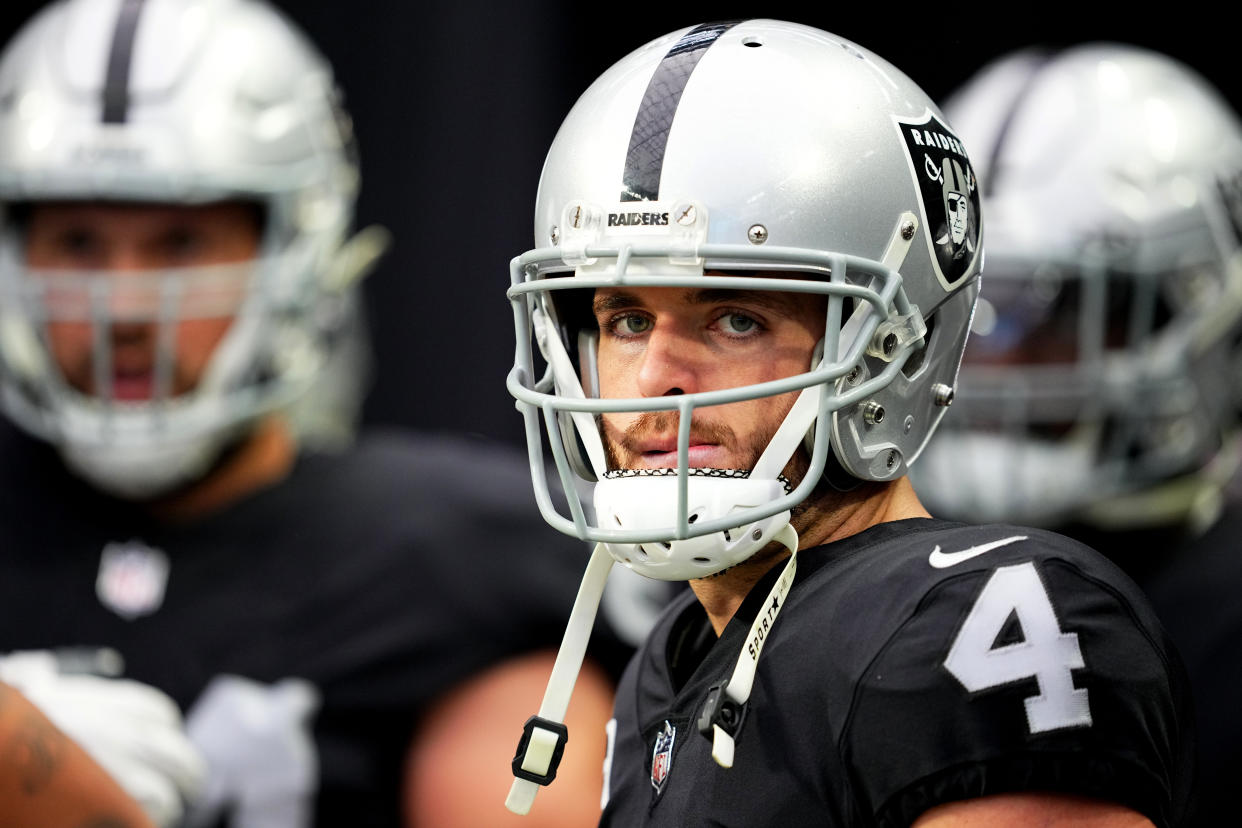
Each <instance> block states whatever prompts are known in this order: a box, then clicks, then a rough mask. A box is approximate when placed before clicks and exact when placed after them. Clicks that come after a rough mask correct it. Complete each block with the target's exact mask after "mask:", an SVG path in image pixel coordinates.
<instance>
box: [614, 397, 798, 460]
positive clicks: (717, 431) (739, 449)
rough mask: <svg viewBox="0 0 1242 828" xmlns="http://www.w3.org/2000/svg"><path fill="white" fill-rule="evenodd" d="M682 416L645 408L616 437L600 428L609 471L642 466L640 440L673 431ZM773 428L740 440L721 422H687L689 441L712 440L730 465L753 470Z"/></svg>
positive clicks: (707, 441) (705, 441)
mask: <svg viewBox="0 0 1242 828" xmlns="http://www.w3.org/2000/svg"><path fill="white" fill-rule="evenodd" d="M680 417H681V415H680V414H678V413H677V412H675V411H645V412H643V413H642V414H640V415H639V416H638V417H637V419H635V420H634V422H632V423H630V424H629V425H628V426H626V428H625V430H624V431H623V432H622V433H621V436H620V438H619V439H617V440H615V441H614V440H613V439H611V438H610V436H609V434H608V430H607V428H601V429H600V435H601V437H603V442H604V454H605V456H606V458H607V460H608V468H609V470H610V471H611V470H617V469H639V468H644V467H645V466H644V464H643V462H642V458H643V453H642V450H641V449H640V448H639V447H638V446H639V445H640V443H641V441H642V439H643V438H644V437H646V436H649V435H651V434H664V433H668V432H670V431H671V432H676V431H677V428H678V425H679V422H680ZM775 433H776V427H775V426H774V427H772V428H769V429H764V430H762V431H760V432H758V433H756V434H753V435H751V437H750V439H749V440H746V441H743V440H742V439H741V438H739V437H738V435H737V432H736V431H734V430H733V429H732V428H731V427H729V426H727V425H725V424H724V423H713V422H707V421H704V420H701V419H700V420H694V419H692V420H691V421H690V442H691V443H692V444H693V443H712V444H715V445H718V446H721V447H723V448H725V449H726V450H727V451H728V452H729V454H730V456H731V457H732V458H734V459H735V461H736V462H734V463H733V464H732V465H731V466H730V468H732V469H747V470H749V469H752V468H754V466H755V463H756V462H757V461H758V460H759V457H760V455H762V454H763V450H764V449H765V448H767V446H768V443H769V442H771V440H772V436H773V435H774V434H775Z"/></svg>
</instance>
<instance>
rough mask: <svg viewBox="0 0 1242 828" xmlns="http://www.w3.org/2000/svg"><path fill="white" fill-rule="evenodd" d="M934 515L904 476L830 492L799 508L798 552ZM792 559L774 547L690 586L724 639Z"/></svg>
mask: <svg viewBox="0 0 1242 828" xmlns="http://www.w3.org/2000/svg"><path fill="white" fill-rule="evenodd" d="M913 517H931V515H930V514H929V513H928V512H927V510H926V509H925V508H923V504H922V503H921V502H919V499H918V496H917V495H916V494H915V493H914V488H913V487H912V486H911V485H910V481H909V480H908V479H906V478H905V477H902V478H899V479H898V480H895V481H893V482H892V483H879V484H876V483H864V484H863V485H862V486H860V487H859V488H858V489H856V490H855V491H853V492H848V493H844V494H842V493H835V492H833V493H826V494H824V495H822V496H820V497H818V498H817V499H816V500H815V502H814V503H811V504H808V505H807V506H806V507H804V508H803V509H801V510H799V512H798V514H796V515H795V516H794V518H793V520H792V521H791V522H792V523H793V526H794V528H795V529H796V530H798V548H799V549H809V548H811V547H812V546H820V545H822V544H825V543H832V542H833V541H836V540H841V539H842V538H848V537H850V536H851V535H856V534H858V533H859V532H861V531H863V530H864V529H867V528H869V527H872V526H875V525H876V524H878V523H888V522H890V521H894V520H903V519H905V518H913ZM788 557H789V553H788V552H787V551H785V549H784V547H781V546H779V545H777V544H772V545H769V546H768V547H766V548H764V549H762V550H760V551H759V552H757V553H756V554H755V555H754V556H752V557H751V558H749V559H747V560H746V561H744V562H742V563H740V564H738V565H737V566H735V567H733V568H731V569H729V570H726V571H725V572H722V573H721V574H719V575H716V576H713V577H711V578H700V579H698V580H695V581H691V582H690V588H691V589H693V590H694V594H695V596H696V597H697V598H698V599H699V603H700V604H702V605H703V609H704V610H706V611H707V617H708V619H709V620H710V621H711V623H712V628H713V629H714V630H715V631H716V635H720V634H721V633H722V632H723V631H724V628H725V626H726V625H727V624H728V623H729V620H730V619H731V618H733V615H734V614H735V613H736V612H737V609H738V607H740V606H741V605H742V601H743V600H745V598H746V596H747V595H748V594H749V593H750V590H751V589H752V588H753V587H754V586H755V584H756V583H758V582H759V580H760V579H761V578H763V576H764V575H765V574H767V572H768V571H769V570H771V569H772V567H774V566H776V565H777V564H780V563H782V562H783V561H784V560H785V559H786V558H788Z"/></svg>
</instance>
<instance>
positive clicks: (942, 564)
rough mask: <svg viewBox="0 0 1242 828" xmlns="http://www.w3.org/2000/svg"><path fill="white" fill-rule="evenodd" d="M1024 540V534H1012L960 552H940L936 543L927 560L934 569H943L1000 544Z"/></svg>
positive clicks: (996, 547)
mask: <svg viewBox="0 0 1242 828" xmlns="http://www.w3.org/2000/svg"><path fill="white" fill-rule="evenodd" d="M1024 540H1026V535H1014V536H1013V537H1012V538H1002V539H1000V540H998V541H992V542H991V543H982V544H979V545H978V546H972V547H970V548H969V549H963V550H962V551H960V552H941V551H940V545H939V544H937V545H936V548H935V549H933V550H932V551H931V554H930V555H928V556H927V562H928V563H929V564H931V565H932V566H934V567H936V569H944V568H946V567H950V566H954V565H956V564H960V563H961V562H962V561H968V560H970V559H971V558H973V557H975V556H976V555H982V554H983V553H984V552H991V551H992V550H993V549H999V548H1000V547H1002V546H1008V545H1009V544H1011V543H1017V542H1018V541H1024Z"/></svg>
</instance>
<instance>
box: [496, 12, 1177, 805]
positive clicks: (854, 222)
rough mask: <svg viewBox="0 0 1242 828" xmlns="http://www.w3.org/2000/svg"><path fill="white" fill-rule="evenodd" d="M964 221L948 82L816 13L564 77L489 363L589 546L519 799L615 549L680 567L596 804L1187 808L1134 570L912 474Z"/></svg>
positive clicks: (962, 283)
mask: <svg viewBox="0 0 1242 828" xmlns="http://www.w3.org/2000/svg"><path fill="white" fill-rule="evenodd" d="M985 223H986V219H984V218H983V217H982V216H981V214H980V193H979V182H978V178H977V176H976V172H975V168H974V162H973V157H972V156H971V155H970V154H969V153H968V152H967V148H966V145H964V144H963V142H962V141H961V140H960V139H959V137H958V135H957V134H956V133H955V131H954V130H953V128H952V127H951V125H950V124H949V123H948V121H946V119H945V118H944V117H943V116H942V115H941V113H940V111H939V110H938V108H937V107H936V106H935V104H934V103H933V102H932V101H931V100H929V99H928V97H927V95H926V94H924V93H923V92H922V91H921V90H920V89H919V87H918V86H916V85H915V84H914V83H913V82H912V81H911V80H910V79H908V78H907V77H906V76H905V75H904V74H902V73H901V72H900V71H899V70H897V69H896V68H894V67H893V66H892V65H891V64H889V63H888V62H886V61H885V60H884V59H882V58H880V57H878V56H876V55H875V54H873V53H871V52H869V51H868V50H866V49H865V48H863V47H861V46H858V45H856V44H854V43H851V42H849V41H847V40H844V39H842V38H840V37H837V36H835V35H832V34H829V33H827V32H823V31H819V30H816V29H812V28H809V27H805V26H801V25H796V24H792V23H785V22H779V21H772V20H748V21H742V22H726V23H715V24H704V25H700V26H694V27H691V28H686V29H682V30H679V31H675V32H672V33H671V34H668V35H667V36H665V37H662V38H659V39H657V40H655V41H653V42H651V43H649V44H647V45H645V46H643V47H641V48H639V49H637V50H636V51H634V52H633V53H632V54H630V55H629V56H628V57H626V58H624V59H623V60H621V61H620V62H619V63H617V64H615V65H614V66H613V67H612V68H611V69H609V70H608V71H607V72H605V73H604V74H603V75H602V76H601V77H600V78H599V79H598V80H597V81H596V82H595V83H594V84H593V85H592V86H590V88H588V89H587V90H586V92H585V93H584V94H583V95H582V97H581V98H580V99H579V100H578V102H577V104H576V105H575V106H574V108H573V109H572V111H571V112H570V113H569V115H568V116H567V118H566V119H565V122H564V123H563V125H562V126H561V129H560V131H559V133H558V134H557V137H556V139H555V140H554V142H553V144H552V146H551V149H550V150H549V153H548V156H547V161H546V163H545V166H544V170H543V175H542V178H541V181H540V186H539V194H538V199H537V203H536V212H535V245H536V247H535V249H534V250H531V251H529V252H527V253H525V254H523V255H521V256H519V257H517V258H516V259H515V260H514V263H513V267H512V284H511V287H510V290H509V295H510V298H511V299H512V302H513V307H514V312H515V316H516V320H517V323H518V324H517V330H518V332H519V336H518V342H517V353H516V361H515V365H514V368H513V370H512V372H511V374H510V377H509V383H508V385H509V388H510V389H511V390H512V392H513V393H514V395H515V397H516V398H517V399H518V400H519V403H520V405H519V407H520V408H521V409H522V410H523V412H524V414H525V418H526V424H527V434H528V436H529V439H530V441H531V444H532V449H537V448H539V447H540V446H543V447H544V448H545V449H547V450H549V451H550V452H551V455H552V456H553V458H554V459H555V461H556V466H557V468H558V470H559V478H560V480H561V482H562V483H563V484H564V486H563V488H564V489H565V490H569V491H574V492H575V493H576V492H577V491H578V489H574V488H573V484H575V483H576V482H577V479H578V478H582V479H583V480H584V481H585V483H593V487H592V495H591V496H590V502H589V503H587V502H584V499H586V497H587V496H586V495H585V494H583V495H582V496H581V497H576V498H571V499H570V500H569V502H568V503H565V504H561V503H558V502H557V501H556V500H555V499H554V498H553V497H551V496H550V495H549V494H548V493H547V492H543V493H542V494H540V495H539V501H540V504H541V507H542V511H543V512H544V514H545V517H546V518H547V519H548V520H549V522H550V523H552V525H554V526H556V527H557V528H559V529H560V530H561V531H564V532H566V533H569V534H573V535H576V536H578V537H582V538H584V539H587V540H590V541H593V542H595V543H596V544H597V546H596V549H595V553H594V555H593V557H592V562H591V564H590V565H589V567H588V570H587V574H586V576H585V578H584V581H583V587H582V591H581V592H580V594H579V599H578V603H577V604H576V605H575V610H574V613H573V614H572V615H571V618H570V622H569V629H568V630H567V633H566V640H565V644H564V645H563V648H562V650H561V657H562V658H561V661H560V662H558V665H557V666H558V668H561V669H558V670H557V671H554V673H553V675H552V678H551V681H550V683H549V689H548V692H547V695H546V696H545V699H544V702H543V705H542V707H541V708H540V709H539V712H538V715H537V716H535V717H533V718H532V719H531V720H530V722H529V723H528V724H527V726H526V728H525V730H524V732H523V735H522V739H521V741H520V743H519V749H518V756H517V758H516V759H515V760H514V772H515V776H516V777H517V778H516V779H515V782H514V785H513V788H512V789H511V793H510V798H509V800H508V804H509V806H510V808H511V809H513V810H515V811H521V810H523V809H524V808H525V807H526V806H527V805H528V803H529V802H530V801H531V799H532V797H533V791H536V790H538V786H539V784H540V783H543V782H546V781H547V779H546V777H547V776H548V774H549V773H550V772H551V769H553V768H554V767H555V752H556V749H557V747H558V746H559V745H560V743H561V741H562V739H563V737H564V735H565V729H564V725H563V724H561V723H560V722H559V714H560V712H561V710H563V709H564V701H565V698H566V696H567V693H568V690H567V687H568V685H569V683H570V682H571V681H572V673H573V665H574V663H575V662H576V660H577V658H578V657H579V656H580V655H581V653H582V643H581V639H582V625H583V624H584V623H585V622H586V621H588V620H589V619H590V617H591V607H592V605H593V601H594V597H595V594H596V593H597V592H598V591H599V589H600V588H601V584H602V583H603V581H604V580H605V579H606V577H607V574H608V571H609V568H610V566H611V565H612V563H613V561H614V560H615V561H619V562H621V563H622V564H623V565H625V566H627V567H630V568H632V569H634V570H635V571H638V572H640V573H642V574H645V575H648V576H650V577H654V578H662V579H670V580H688V581H689V582H690V584H691V587H692V591H691V592H689V593H685V594H683V596H682V597H681V598H678V599H675V600H674V601H673V602H672V603H671V604H670V605H669V607H668V609H667V610H666V611H665V612H664V613H663V614H662V615H661V617H660V619H659V620H658V621H657V623H656V625H655V627H654V629H653V631H652V633H651V635H650V636H649V637H648V638H647V640H646V642H645V644H644V646H643V648H642V649H641V650H640V651H639V653H638V654H637V655H636V656H635V658H634V659H633V660H632V661H631V662H630V665H629V667H628V668H627V670H626V673H625V676H624V677H623V678H622V680H621V684H620V686H619V688H618V694H617V701H616V705H615V708H614V720H613V721H612V722H611V723H610V725H609V731H608V733H609V738H610V755H609V759H608V761H607V762H606V764H605V778H606V780H607V781H606V788H607V790H606V804H605V808H604V813H603V819H602V824H604V825H609V826H626V828H629V827H630V826H635V825H666V826H684V825H746V826H768V825H770V826H787V825H841V826H859V825H909V824H916V825H919V826H940V825H955V826H960V825H1006V826H1011V825H1083V824H1091V825H1100V826H1103V825H1148V824H1154V825H1159V826H1169V825H1172V824H1175V823H1176V822H1177V820H1178V819H1179V818H1180V815H1181V813H1182V811H1183V809H1184V806H1185V800H1186V798H1187V794H1188V789H1189V783H1188V780H1189V774H1190V769H1191V762H1190V756H1191V742H1190V738H1191V736H1190V731H1189V729H1188V719H1189V716H1190V713H1189V707H1188V689H1187V686H1186V683H1185V677H1184V675H1183V672H1182V670H1181V667H1180V663H1179V661H1178V659H1177V656H1176V653H1175V651H1174V650H1173V648H1172V646H1171V644H1170V642H1169V640H1168V639H1167V637H1166V636H1165V634H1164V632H1163V630H1162V628H1161V626H1160V624H1159V623H1158V622H1157V620H1156V617H1155V615H1154V613H1153V611H1152V610H1151V608H1150V607H1149V605H1148V603H1147V601H1146V599H1145V598H1144V596H1143V595H1142V593H1141V592H1140V591H1139V590H1138V588H1137V587H1136V586H1135V585H1134V584H1133V583H1132V582H1131V581H1130V580H1129V579H1128V578H1126V577H1125V576H1124V574H1123V573H1122V572H1121V571H1120V570H1119V569H1118V568H1117V567H1115V566H1114V565H1113V564H1112V563H1111V562H1109V561H1108V560H1107V559H1106V558H1104V557H1103V556H1101V555H1099V554H1098V553H1096V552H1094V551H1093V550H1091V549H1090V548H1088V547H1086V546H1083V545H1081V544H1079V543H1077V542H1075V541H1072V540H1070V539H1068V538H1065V537H1063V536H1060V535H1057V534H1053V533H1051V532H1048V531H1043V530H1040V529H1035V528H1028V527H1023V526H1017V525H1003V524H997V525H982V526H974V525H965V524H961V523H950V522H946V521H942V520H936V519H933V518H931V517H930V516H929V515H928V513H927V511H926V510H925V509H924V508H923V506H922V505H921V503H920V501H919V498H918V497H917V495H916V494H915V490H914V488H913V487H912V486H911V484H910V482H909V480H908V477H907V476H906V472H907V469H908V468H909V466H910V464H911V463H913V462H914V461H915V460H916V458H917V457H918V455H919V453H920V451H921V449H922V448H923V445H924V443H925V442H926V441H927V439H928V436H929V435H930V434H931V433H932V430H933V429H934V428H935V426H936V424H937V422H938V421H939V420H940V419H941V417H942V415H943V414H944V413H945V411H946V408H947V406H948V405H949V404H950V403H951V402H952V400H953V396H954V385H955V381H956V374H957V368H958V363H959V360H960V357H961V353H962V349H963V345H964V342H965V339H966V335H967V329H968V327H969V323H970V318H971V314H972V311H973V309H974V306H975V300H976V297H977V295H978V291H979V272H980V267H981V264H982V254H983V247H982V241H983V227H984V224H985ZM537 354H538V355H539V356H537ZM532 453H533V452H532ZM967 472H968V470H967V469H963V470H962V473H963V474H966V473H967ZM532 473H533V475H534V479H535V481H536V489H537V491H541V490H542V489H543V487H544V486H545V485H546V483H547V480H546V479H545V477H544V474H543V466H542V465H541V464H539V463H534V464H532ZM583 488H585V485H584V487H583ZM571 744H572V741H571Z"/></svg>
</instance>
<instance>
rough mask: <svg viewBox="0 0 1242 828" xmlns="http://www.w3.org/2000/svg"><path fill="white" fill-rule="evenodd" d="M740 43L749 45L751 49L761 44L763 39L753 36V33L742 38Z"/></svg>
mask: <svg viewBox="0 0 1242 828" xmlns="http://www.w3.org/2000/svg"><path fill="white" fill-rule="evenodd" d="M742 45H743V46H749V47H750V48H752V49H758V48H759V47H760V46H762V45H763V41H762V40H761V39H760V38H757V37H755V36H754V35H750V36H749V37H744V38H742Z"/></svg>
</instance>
